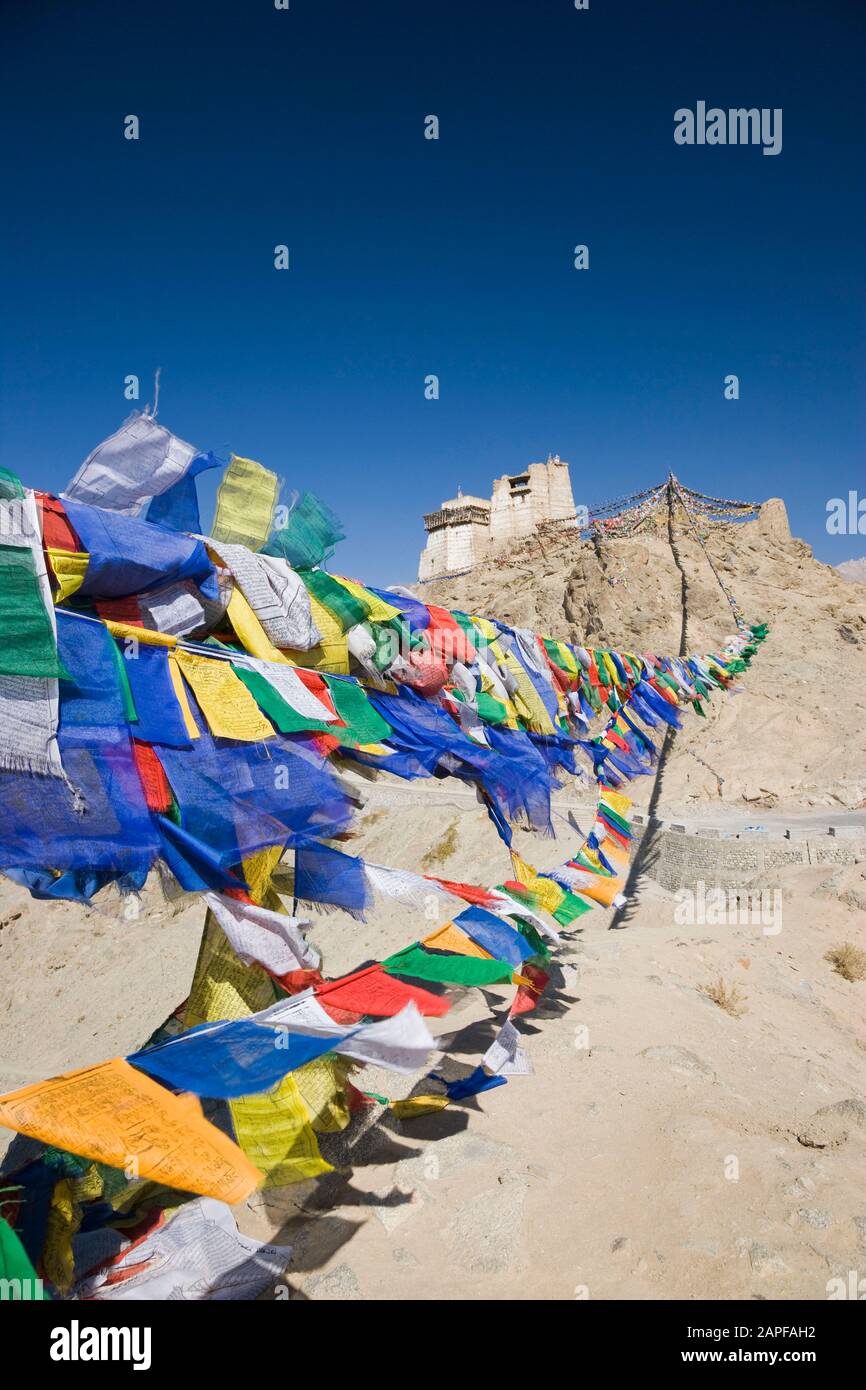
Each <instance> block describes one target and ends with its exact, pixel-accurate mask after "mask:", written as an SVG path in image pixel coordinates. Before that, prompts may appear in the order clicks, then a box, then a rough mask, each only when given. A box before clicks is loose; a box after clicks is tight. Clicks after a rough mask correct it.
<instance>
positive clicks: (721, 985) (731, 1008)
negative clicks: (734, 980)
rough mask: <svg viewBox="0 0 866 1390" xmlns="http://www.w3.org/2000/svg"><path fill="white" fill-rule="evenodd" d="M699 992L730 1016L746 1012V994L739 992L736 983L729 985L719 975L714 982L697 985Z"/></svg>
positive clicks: (741, 1014) (738, 1016)
mask: <svg viewBox="0 0 866 1390" xmlns="http://www.w3.org/2000/svg"><path fill="white" fill-rule="evenodd" d="M698 988H699V989H700V991H701V994H705V995H706V996H707V998H708V999H712V1001H713V1003H714V1004H718V1006H719V1008H720V1009H724V1011H725V1013H726V1014H730V1015H731V1018H742V1016H743V1014H744V1013H745V1012H746V996H745V995H744V994H741V993H740V989H739V986H738V985H729V984H727V983H726V981H725V980H723V979H722V977H721V975H720V976H719V978H718V979H717V980H716V981H715V983H714V984H709V985H699V986H698Z"/></svg>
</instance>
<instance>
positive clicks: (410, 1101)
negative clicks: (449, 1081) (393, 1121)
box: [391, 1096, 451, 1120]
mask: <svg viewBox="0 0 866 1390" xmlns="http://www.w3.org/2000/svg"><path fill="white" fill-rule="evenodd" d="M450 1104H451V1102H450V1100H449V1099H448V1097H447V1096H407V1098H406V1099H405V1100H392V1101H391V1113H392V1114H393V1115H395V1116H396V1117H397V1119H398V1120H416V1119H418V1118H420V1116H421V1115H432V1114H433V1112H434V1111H436V1110H444V1109H445V1107H446V1105H450Z"/></svg>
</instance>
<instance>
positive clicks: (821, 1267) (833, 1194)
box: [0, 783, 866, 1299]
mask: <svg viewBox="0 0 866 1390" xmlns="http://www.w3.org/2000/svg"><path fill="white" fill-rule="evenodd" d="M449 785H450V784H448V783H446V784H440V786H439V787H437V789H436V804H435V805H434V804H428V805H427V806H426V807H425V806H424V805H423V802H422V791H421V790H420V789H419V791H418V793H417V804H416V806H415V808H414V810H415V814H413V815H410V814H408V813H407V809H406V808H405V807H391V808H388V807H383V806H382V805H381V804H378V803H377V802H376V800H375V799H374V800H371V802H370V803H369V806H368V809H367V810H366V812H365V813H364V814H363V815H362V818H361V833H360V834H359V837H358V838H357V839H356V840H355V841H354V842H353V844H352V846H351V848H352V849H353V851H356V852H360V853H363V854H364V855H365V856H366V857H367V858H369V859H371V860H373V861H374V862H375V861H378V862H386V863H389V864H392V865H395V866H398V867H404V866H405V867H413V868H418V867H419V832H418V823H419V818H420V817H422V816H423V824H424V834H423V837H422V839H421V841H420V844H421V845H422V846H423V848H422V853H426V854H427V855H428V862H427V865H426V867H427V868H428V869H429V870H430V871H432V872H440V873H442V874H444V875H447V876H452V877H461V876H463V877H466V878H473V879H475V880H478V881H482V882H495V881H497V880H499V879H500V878H501V877H502V876H504V874H505V872H506V870H507V862H506V858H505V854H504V851H503V849H502V847H501V846H500V845H499V843H498V841H497V839H496V836H495V834H494V833H493V831H492V829H491V828H490V826H489V823H488V821H487V818H486V816H485V814H484V812H483V811H482V810H481V809H480V808H475V807H471V806H467V805H466V802H465V798H464V797H463V796H462V795H461V794H460V792H458V793H457V794H456V795H455V796H454V797H453V798H452V799H451V800H450V801H449V798H448V787H449ZM461 791H462V789H461ZM557 823H558V824H559V825H560V828H561V830H562V832H563V834H562V837H561V838H559V839H557V840H552V841H551V840H538V839H537V838H531V837H529V836H519V837H518V838H519V845H520V848H521V849H522V851H524V852H525V853H527V854H528V855H529V857H530V858H532V859H533V861H534V862H535V863H536V864H537V865H538V866H539V867H548V866H551V865H552V864H554V863H555V862H557V861H558V860H561V859H562V858H563V857H564V855H565V853H566V852H567V851H568V849H569V847H570V846H571V845H572V844H573V843H574V841H575V839H576V836H575V835H574V832H573V831H570V830H569V828H568V827H567V826H566V825H565V823H564V822H559V821H558V822H557ZM452 832H453V833H452ZM449 844H451V845H452V848H450V849H449V848H448V846H449ZM443 846H444V847H445V848H444V849H443V848H442V847H443ZM431 860H432V861H434V862H430V861H431ZM864 873H866V866H864V863H860V864H855V865H853V866H850V867H846V868H832V867H829V868H828V866H823V867H821V868H810V867H804V866H797V867H796V868H792V869H789V870H787V871H786V873H785V874H784V875H783V877H782V880H781V882H782V884H783V890H784V895H783V902H782V914H783V915H782V929H781V931H780V932H779V933H778V934H765V933H764V931H763V929H762V927H761V925H760V924H755V925H752V924H751V923H748V924H744V925H742V926H741V925H725V926H712V927H708V926H700V925H698V926H688V925H678V923H677V921H676V918H675V909H676V906H677V904H676V902H675V899H674V897H673V895H672V894H669V893H666V892H665V891H664V890H662V889H661V888H659V887H658V886H657V885H656V884H654V883H653V882H652V881H651V880H644V881H643V884H642V887H641V891H640V895H639V899H638V905H637V910H636V912H635V913H634V915H633V916H632V917H630V919H629V925H628V926H627V927H625V928H624V929H622V930H618V931H611V930H609V929H608V924H609V922H610V920H611V919H610V914H609V913H607V912H604V911H603V910H601V909H598V910H597V911H595V912H593V913H592V914H591V915H590V916H588V917H586V918H584V919H582V921H584V922H586V923H588V925H586V926H585V927H584V928H583V929H582V930H580V931H576V932H575V933H574V934H573V935H572V936H571V938H570V939H569V940H568V941H567V943H566V944H565V945H564V947H563V950H562V951H561V953H560V956H559V964H558V968H557V970H556V971H555V974H554V978H553V981H552V984H551V987H550V989H549V991H548V993H547V995H546V996H545V999H544V1001H543V1003H542V1005H541V1007H540V1008H539V1009H538V1010H537V1011H536V1012H535V1013H534V1014H532V1015H528V1016H526V1017H525V1018H524V1019H523V1020H522V1021H521V1025H520V1026H521V1031H522V1032H523V1033H524V1034H525V1037H526V1046H527V1049H528V1051H529V1054H530V1057H531V1060H532V1064H533V1067H534V1074H533V1075H532V1076H527V1077H513V1078H512V1079H510V1080H509V1081H508V1083H507V1085H505V1086H502V1087H500V1088H498V1089H496V1090H495V1091H492V1092H490V1093H488V1094H487V1095H483V1096H481V1097H479V1098H476V1099H475V1100H473V1101H470V1102H468V1103H466V1104H464V1105H460V1106H453V1107H451V1108H450V1109H448V1110H447V1111H445V1112H442V1113H440V1114H438V1115H434V1116H430V1117H427V1118H424V1119H420V1120H415V1121H411V1122H402V1123H401V1122H398V1121H396V1120H394V1119H393V1118H391V1117H390V1115H389V1113H388V1112H386V1111H384V1110H383V1109H382V1108H381V1107H379V1106H374V1107H372V1108H371V1111H370V1114H369V1116H368V1117H366V1119H365V1121H363V1122H360V1123H358V1122H356V1123H355V1124H354V1125H353V1126H352V1127H351V1128H350V1130H348V1131H347V1132H346V1133H345V1134H344V1135H338V1136H321V1147H322V1152H323V1153H324V1154H325V1156H326V1157H328V1158H329V1159H330V1161H331V1162H332V1163H334V1164H335V1165H336V1167H337V1169H338V1171H337V1172H335V1173H334V1174H331V1175H329V1176H327V1177H326V1178H324V1179H320V1180H318V1181H317V1182H307V1183H303V1184H298V1185H296V1186H294V1187H292V1188H287V1189H283V1190H281V1191H278V1192H271V1193H259V1194H256V1195H255V1196H254V1197H253V1198H251V1199H250V1201H249V1202H248V1203H246V1204H244V1205H243V1206H242V1207H241V1208H239V1209H238V1212H237V1215H238V1218H239V1222H240V1224H241V1226H242V1228H243V1229H244V1230H245V1231H247V1232H248V1233H249V1234H255V1235H258V1236H260V1237H265V1236H268V1237H273V1238H276V1240H277V1241H278V1242H284V1243H288V1244H291V1245H292V1246H293V1247H294V1252H295V1253H294V1259H293V1261H292V1264H291V1266H290V1267H289V1270H288V1272H287V1286H286V1287H287V1290H288V1293H289V1296H290V1297H299V1298H313V1299H343V1298H373V1299H392V1298H406V1299H430V1298H435V1299H456V1298H478V1297H502V1298H517V1299H524V1298H525V1299H533V1298H541V1297H549V1298H555V1299H574V1298H585V1297H591V1298H620V1297H626V1298H641V1299H643V1298H650V1299H652V1298H673V1297H687V1298H735V1297H750V1296H761V1297H767V1298H779V1297H781V1298H791V1297H803V1298H816V1299H821V1298H825V1297H826V1296H827V1281H828V1280H829V1279H831V1278H834V1277H844V1278H847V1271H848V1270H849V1269H866V1194H864V1190H863V1180H862V1173H863V1162H864V1158H866V1106H863V1104H862V1102H863V1099H864V1097H866V1023H864V1012H863V1003H864V998H866V983H859V984H857V983H849V982H847V981H845V980H844V979H842V978H840V976H838V975H837V974H835V973H834V972H833V971H832V969H831V967H830V965H829V964H828V963H827V962H826V961H825V960H824V954H825V952H826V951H827V950H828V948H829V947H831V946H833V945H837V944H839V943H840V942H842V941H848V940H851V941H855V942H857V943H859V944H860V945H861V946H863V947H866V913H864V911H863V909H864V908H866V877H864ZM19 914H20V915H19ZM201 920H202V913H201V910H200V908H199V907H198V906H197V905H195V904H187V905H184V906H183V907H182V908H181V909H180V910H179V911H178V910H177V909H175V908H172V907H170V906H168V905H166V904H164V903H161V900H160V898H159V895H158V893H157V891H156V890H155V889H154V890H153V891H151V890H148V892H147V894H146V896H145V901H144V905H143V910H142V915H141V916H140V917H139V919H138V920H135V921H126V920H123V918H122V917H121V916H120V914H119V912H114V911H113V909H112V907H111V906H110V905H107V906H106V907H105V908H104V909H103V910H102V912H96V911H93V912H88V913H84V912H82V910H81V909H80V908H75V907H73V906H70V905H65V904H62V905H54V904H52V905H48V906H46V905H44V904H39V903H34V902H32V901H31V900H30V899H29V898H27V897H26V895H25V894H24V893H23V892H22V891H21V890H19V889H17V888H16V887H14V886H13V885H10V884H8V883H6V884H3V885H2V887H0V923H2V928H0V971H2V974H3V977H4V978H5V979H7V980H8V979H12V980H15V981H17V982H18V987H17V988H16V989H15V990H14V991H13V992H12V994H11V996H9V997H7V998H6V999H5V1001H4V1003H3V1006H2V1014H0V1055H2V1057H3V1071H4V1076H3V1087H4V1089H12V1088H14V1087H15V1086H17V1085H21V1084H24V1083H26V1082H28V1081H31V1080H34V1079H36V1078H38V1077H41V1076H47V1075H51V1074H56V1073H57V1072H59V1071H62V1070H64V1069H70V1068H71V1067H72V1066H74V1065H84V1064H86V1063H89V1062H94V1061H97V1060H99V1059H101V1058H105V1057H109V1056H112V1055H116V1054H118V1053H121V1054H122V1053H124V1052H126V1051H128V1050H130V1049H131V1048H132V1047H133V1046H135V1045H138V1044H140V1043H141V1041H142V1040H143V1039H144V1038H145V1037H146V1036H147V1035H148V1033H149V1032H150V1031H151V1030H152V1028H153V1027H154V1026H155V1025H156V1024H157V1023H158V1022H159V1021H161V1019H162V1018H163V1017H164V1016H165V1015H166V1014H168V1012H169V1011H170V1010H171V1009H172V1008H173V1007H174V1006H175V1005H176V1004H177V1003H178V1002H179V1001H180V1000H181V999H182V998H183V997H184V995H185V993H186V992H187V989H188V985H189V981H190V979H191V975H192V969H193V965H194V960H195V954H196V950H197V946H198V938H199V934H200V928H201ZM425 929H426V930H429V924H427V923H426V922H422V921H420V920H415V919H414V917H413V914H412V913H411V912H410V911H408V910H407V909H406V908H404V907H401V906H399V905H395V904H393V903H387V904H385V905H384V906H382V907H381V908H379V909H377V910H376V911H375V912H374V913H372V914H371V915H370V918H369V920H368V921H367V922H363V923H362V922H355V921H353V920H352V919H350V918H348V917H338V916H321V917H316V918H315V919H314V921H313V925H312V927H311V929H310V935H311V937H312V939H313V940H314V941H315V942H316V944H317V945H318V946H319V947H320V949H321V950H322V951H323V953H324V956H325V960H326V963H327V968H328V972H329V973H338V972H340V971H342V970H344V969H348V968H349V967H351V966H353V965H356V964H359V963H362V962H364V961H366V960H368V959H371V958H376V957H379V958H381V956H383V955H384V954H385V953H386V952H387V951H389V950H393V949H395V948H397V947H398V946H402V945H405V944H407V943H408V942H409V941H410V940H412V939H415V938H417V937H418V936H419V935H421V934H422V933H423V931H424V930H425ZM719 977H722V978H723V979H724V981H725V982H726V983H727V984H728V985H730V986H736V987H737V988H738V990H739V991H740V993H741V995H742V1001H741V1002H742V1007H743V1009H744V1012H743V1013H742V1014H741V1016H739V1017H733V1016H731V1015H730V1014H729V1013H727V1012H725V1011H724V1010H723V1009H721V1008H720V1007H719V1006H718V1005H716V1004H715V1003H713V1002H712V1001H711V1000H710V998H709V997H708V996H707V995H706V994H705V993H703V992H702V988H701V987H702V986H705V985H712V984H713V983H715V982H716V981H717V980H718V979H719ZM507 995H508V992H507V991H505V990H501V989H489V990H484V991H472V992H470V993H469V995H467V996H464V998H463V1000H462V1001H459V1002H458V1003H457V1004H456V1005H455V1007H454V1009H453V1010H452V1012H451V1014H450V1015H448V1016H447V1017H446V1018H445V1019H443V1020H441V1021H437V1023H436V1027H435V1028H434V1031H439V1032H441V1033H443V1034H444V1036H443V1038H442V1042H443V1045H444V1046H447V1050H448V1053H449V1058H448V1060H447V1061H446V1063H445V1070H446V1072H447V1073H448V1074H449V1075H451V1076H457V1075H463V1074H465V1073H466V1072H468V1071H469V1070H471V1069H472V1068H473V1067H474V1066H475V1065H476V1064H477V1062H478V1060H479V1058H480V1056H481V1054H482V1053H483V1052H484V1050H485V1049H486V1047H487V1045H488V1043H489V1042H490V1040H491V1039H492V1037H493V1034H494V1031H495V1028H496V1026H497V1024H498V1022H499V1021H501V1020H502V1018H504V1015H505V1012H506V1010H507ZM437 1060H438V1059H437ZM419 1080H420V1078H399V1077H395V1076H394V1075H393V1074H388V1073H382V1072H377V1071H374V1070H373V1069H370V1068H368V1069H365V1071H364V1072H363V1073H361V1074H360V1082H359V1084H360V1085H362V1086H363V1088H364V1089H366V1090H371V1091H377V1092H381V1093H384V1094H386V1095H389V1096H391V1097H392V1098H393V1097H398V1096H402V1095H407V1094H410V1093H416V1094H417V1093H420V1092H422V1091H424V1090H429V1089H430V1087H429V1085H428V1086H425V1085H423V1084H418V1083H419ZM434 1089H435V1088H434ZM852 1099H854V1100H855V1101H857V1102H859V1106H860V1108H859V1109H858V1107H857V1106H856V1105H855V1106H848V1107H847V1110H848V1111H849V1112H850V1113H848V1114H843V1115H842V1116H841V1117H839V1116H837V1117H836V1118H832V1117H831V1118H829V1119H826V1120H820V1119H819V1120H818V1121H814V1120H813V1117H814V1116H815V1115H816V1112H818V1111H821V1110H822V1109H824V1108H825V1107H827V1106H831V1107H832V1106H833V1105H835V1104H837V1103H838V1102H845V1101H850V1100H852ZM845 1108H846V1107H843V1109H845ZM810 1125H811V1126H812V1127H811V1129H810ZM798 1135H799V1136H800V1138H798ZM843 1136H844V1137H843ZM9 1137H11V1136H8V1135H7V1138H9ZM803 1139H805V1140H807V1141H808V1144H807V1143H804V1142H802V1140H803ZM19 1142H20V1141H19ZM816 1144H820V1145H821V1147H815V1145H816ZM282 1292H283V1296H285V1291H282Z"/></svg>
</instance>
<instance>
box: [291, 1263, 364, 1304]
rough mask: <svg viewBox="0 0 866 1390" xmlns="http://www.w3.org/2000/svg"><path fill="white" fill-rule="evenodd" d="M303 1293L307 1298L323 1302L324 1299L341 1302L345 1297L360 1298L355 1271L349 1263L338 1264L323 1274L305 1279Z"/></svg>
mask: <svg viewBox="0 0 866 1390" xmlns="http://www.w3.org/2000/svg"><path fill="white" fill-rule="evenodd" d="M304 1293H305V1294H306V1295H307V1297H308V1298H312V1299H316V1300H317V1301H318V1300H322V1301H323V1302H324V1301H325V1300H326V1299H333V1300H335V1301H338V1302H343V1301H344V1300H345V1299H360V1298H361V1290H360V1287H359V1285H358V1280H357V1277H356V1275H355V1271H354V1270H353V1269H351V1268H350V1267H349V1265H338V1266H337V1268H336V1269H329V1270H328V1271H327V1273H325V1274H316V1275H314V1276H313V1278H312V1279H307V1280H306V1282H305V1283H304Z"/></svg>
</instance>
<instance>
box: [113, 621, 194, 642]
mask: <svg viewBox="0 0 866 1390" xmlns="http://www.w3.org/2000/svg"><path fill="white" fill-rule="evenodd" d="M104 622H105V626H106V627H107V628H108V631H109V632H110V633H111V635H112V637H122V638H128V639H130V640H131V641H133V642H140V643H141V645H142V646H144V647H176V646H177V638H176V637H173V636H172V635H171V633H169V632H154V631H153V630H152V629H151V628H149V627H136V626H135V624H134V623H117V622H115V621H114V619H113V618H105V619H104Z"/></svg>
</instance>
